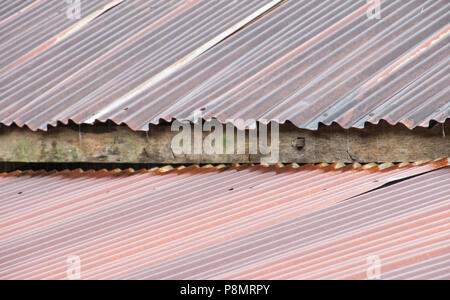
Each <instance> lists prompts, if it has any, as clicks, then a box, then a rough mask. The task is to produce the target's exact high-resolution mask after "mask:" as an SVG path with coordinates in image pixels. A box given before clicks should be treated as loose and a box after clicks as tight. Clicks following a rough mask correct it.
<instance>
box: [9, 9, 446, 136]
mask: <svg viewBox="0 0 450 300" xmlns="http://www.w3.org/2000/svg"><path fill="white" fill-rule="evenodd" d="M41 2H42V3H41ZM52 2H53V1H52ZM91 2H97V1H91ZM91 2H89V3H91ZM107 3H110V2H109V1H108V2H107ZM38 4H39V5H38ZM46 5H47V6H48V5H50V4H49V3H48V1H34V2H30V4H29V6H30V8H29V9H28V10H26V12H24V14H23V16H22V17H21V16H18V17H17V18H15V17H14V18H13V19H14V20H13V21H11V22H9V21H8V19H11V17H10V16H11V15H14V11H16V9H15V8H14V7H10V6H6V7H5V8H4V10H6V11H7V12H6V15H5V16H6V19H3V21H0V30H3V33H2V47H3V48H2V49H4V51H1V52H0V53H1V54H0V57H1V61H2V65H1V70H2V71H1V72H3V73H1V72H0V74H3V76H2V77H1V78H0V123H3V124H5V125H8V126H9V125H11V124H13V123H15V124H17V125H19V126H25V125H26V126H28V127H30V128H31V129H33V130H36V129H42V130H46V129H47V126H48V125H52V126H56V125H57V123H58V121H59V122H62V123H67V122H69V120H73V121H74V122H75V123H79V124H80V123H89V124H92V123H94V122H95V121H97V120H98V121H102V122H103V121H106V120H112V121H114V122H116V123H117V124H121V123H126V124H127V125H128V126H130V127H131V128H132V129H134V130H148V125H149V124H150V123H153V124H158V123H160V122H161V121H162V120H166V121H172V120H173V119H180V120H185V119H188V120H190V119H191V118H192V114H193V113H194V112H195V111H198V110H202V111H203V116H204V117H205V119H210V118H217V119H218V120H220V121H222V122H225V121H226V120H227V119H231V120H233V121H235V120H236V119H238V118H242V119H246V120H248V119H256V120H260V121H268V120H276V121H278V122H280V123H284V122H287V121H290V122H292V123H294V124H295V125H296V126H297V127H300V128H307V129H317V128H318V126H319V124H321V123H323V124H327V125H328V124H331V123H333V122H337V123H338V124H340V125H341V126H342V127H345V128H349V127H358V128H361V127H364V125H365V123H366V122H370V123H378V122H379V121H380V120H386V121H387V122H389V123H391V124H395V123H399V122H400V123H403V124H404V125H406V126H407V127H408V128H413V127H415V126H428V125H429V123H430V121H431V120H435V121H438V122H444V121H445V120H446V119H447V118H448V117H449V114H450V101H449V99H450V97H449V96H450V95H449V86H450V77H449V75H448V64H449V59H450V57H449V53H450V49H449V47H450V46H449V45H450V43H449V39H450V36H449V33H450V3H449V2H448V1H445V0H442V1H436V0H430V1H423V0H410V1H399V0H396V1H381V7H380V19H377V18H369V17H368V15H367V11H368V9H370V8H371V7H372V5H373V3H367V1H366V0H360V1H354V0H351V1H350V0H349V1H337V0H336V1H268V0H267V1H256V0H255V1H254V0H246V1H207V0H200V1H138V0H132V1H125V2H123V3H120V4H118V5H116V6H115V7H114V8H112V9H109V10H106V11H104V12H103V13H102V14H100V15H99V16H97V17H96V18H94V19H92V20H90V21H89V22H88V23H84V25H83V27H82V28H80V29H79V30H78V31H76V32H74V33H73V34H71V35H70V36H66V37H65V38H64V39H63V40H61V41H59V42H58V43H57V44H55V45H52V46H51V47H44V48H45V49H40V51H38V52H36V51H34V52H33V51H32V52H31V54H30V51H31V50H30V49H34V48H35V47H37V46H38V45H41V44H42V43H44V41H46V40H48V39H49V38H50V37H57V36H58V33H60V32H62V30H64V29H65V28H66V26H68V25H70V22H69V23H67V22H68V21H67V20H62V19H61V18H62V16H61V14H50V15H47V14H45V12H46V10H45V9H44V7H46ZM48 9H51V11H53V10H56V11H57V8H54V7H53V6H52V7H49V8H48ZM9 10H11V12H10V11H9ZM38 17H39V18H38ZM54 18H56V19H54ZM5 20H6V21H5ZM27 20H30V21H29V22H31V23H30V24H33V26H31V27H30V28H28V29H27V30H25V32H24V33H21V31H20V29H19V27H20V26H19V27H17V28H18V29H12V28H9V27H8V25H10V24H13V22H16V23H17V24H19V25H20V24H25V23H26V22H28V21H27ZM32 20H34V21H32ZM2 22H3V23H6V24H2ZM66 23H67V24H66ZM47 24H51V26H49V27H48V28H46V29H45V30H42V27H43V26H46V25H47ZM62 25H64V26H62ZM11 26H13V25H11ZM23 26H25V25H23ZM23 26H22V27H23ZM31 37H33V38H34V39H36V41H34V40H30V38H31ZM15 44H17V45H15ZM44 45H45V44H44ZM8 53H11V55H9V54H8ZM25 53H28V54H30V55H31V56H30V57H28V56H29V55H28V54H25ZM23 55H26V57H27V60H26V61H21V64H19V65H14V61H15V59H16V58H18V57H22V56H23ZM11 64H12V66H11ZM5 66H8V67H7V68H5Z"/></svg>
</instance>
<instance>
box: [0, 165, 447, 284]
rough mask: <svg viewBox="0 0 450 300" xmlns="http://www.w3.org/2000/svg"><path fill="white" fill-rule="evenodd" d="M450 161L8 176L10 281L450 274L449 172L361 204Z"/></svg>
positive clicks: (1, 249)
mask: <svg viewBox="0 0 450 300" xmlns="http://www.w3.org/2000/svg"><path fill="white" fill-rule="evenodd" d="M449 164H450V160H449V159H444V160H439V161H434V162H429V163H416V164H400V165H392V164H383V165H375V164H370V165H366V166H359V165H357V164H353V165H348V166H344V165H342V164H334V165H329V166H327V165H325V164H321V165H318V166H312V165H306V166H302V167H298V166H296V165H289V166H280V165H279V166H271V167H265V166H262V165H259V166H238V165H235V166H233V167H226V166H223V165H220V166H217V167H212V166H204V167H199V166H190V167H187V168H181V167H180V168H177V169H172V170H171V168H170V167H165V168H161V169H155V170H152V171H145V170H143V171H139V172H134V171H133V170H125V171H119V170H115V171H105V170H103V171H87V172H83V171H81V170H75V171H62V172H53V173H47V172H44V171H41V172H32V171H28V172H19V171H16V172H13V173H8V174H2V175H1V176H0V189H1V190H2V199H1V201H0V206H1V210H0V222H1V226H0V278H2V279H13V278H61V279H62V278H65V277H66V271H67V257H68V256H73V255H75V256H78V257H79V258H80V260H81V276H82V278H83V279H89V278H102V279H107V278H186V279H187V278H201V279H209V278H240V277H246V278H259V277H267V278H271V279H274V278H277V277H288V278H296V277H308V278H315V277H317V278H318V277H322V276H328V277H330V278H350V277H352V278H353V277H355V278H361V276H362V274H363V273H361V272H362V270H365V268H366V261H365V259H366V256H368V255H378V256H379V257H380V259H381V260H382V272H394V271H395V270H400V269H401V268H405V267H406V266H407V265H411V264H419V263H422V264H424V265H420V268H419V269H417V270H421V269H423V270H427V271H426V274H440V275H439V276H441V275H442V276H445V277H448V276H449V275H450V273H449V272H443V273H442V270H441V269H442V268H440V269H439V268H436V267H435V266H436V265H439V266H441V267H442V266H445V262H446V260H445V257H447V256H445V255H448V253H449V250H450V249H449V247H448V240H449V237H450V231H449V228H448V217H449V212H448V207H449V199H448V194H449V191H450V185H449V184H450V180H449V175H450V173H449V172H450V169H449V168H444V169H442V170H439V171H434V172H430V173H427V174H425V175H421V176H418V177H414V178H413V179H409V180H407V181H404V182H401V183H399V184H395V185H393V186H392V187H388V188H383V189H380V190H376V191H373V192H370V193H367V194H363V195H361V196H358V197H355V196H357V195H360V194H361V193H365V192H368V191H370V190H372V189H374V188H376V187H379V186H381V185H383V184H385V183H387V182H391V181H393V180H396V179H401V178H406V177H409V176H413V175H418V174H422V173H424V172H429V171H432V170H434V169H436V168H441V167H444V166H448V165H449ZM351 197H355V198H352V199H350V200H347V199H349V198H351ZM344 200H347V201H344ZM342 201H344V202H342ZM438 257H443V258H444V261H442V260H438V261H436V259H438ZM433 259H434V260H433ZM427 260H429V262H430V263H429V264H427ZM433 266H434V267H433ZM430 268H431V269H430ZM437 269H439V270H441V273H433V272H435V271H436V270H437ZM417 270H414V271H417ZM408 272H410V270H406V269H405V272H403V273H401V274H395V273H387V274H391V276H394V277H396V276H401V275H405V274H406V275H407V274H408ZM436 272H437V271H436ZM364 274H365V273H364ZM416 275H417V276H420V275H421V273H419V274H415V275H414V276H416ZM433 276H434V275H433ZM433 276H431V277H433Z"/></svg>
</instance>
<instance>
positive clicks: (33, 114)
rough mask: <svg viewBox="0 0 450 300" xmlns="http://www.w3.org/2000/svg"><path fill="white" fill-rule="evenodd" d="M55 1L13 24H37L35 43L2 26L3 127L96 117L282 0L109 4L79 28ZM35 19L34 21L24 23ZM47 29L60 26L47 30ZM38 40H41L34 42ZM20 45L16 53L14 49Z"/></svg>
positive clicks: (0, 114)
mask: <svg viewBox="0 0 450 300" xmlns="http://www.w3.org/2000/svg"><path fill="white" fill-rule="evenodd" d="M40 2H43V1H40ZM53 2H54V1H47V2H44V3H43V4H41V5H38V6H36V7H34V8H33V9H30V10H29V11H28V12H27V14H25V15H24V16H23V17H22V18H17V19H16V20H14V22H17V23H19V24H20V25H21V26H22V25H23V26H22V27H24V26H26V24H25V23H26V22H31V24H33V26H32V27H31V29H30V31H31V32H30V33H29V35H30V37H28V35H26V36H24V37H22V36H21V34H20V33H19V32H20V29H19V28H17V29H15V27H13V26H14V24H12V23H11V24H9V23H8V24H4V25H3V26H2V27H0V28H2V29H1V30H3V31H4V33H5V36H4V37H5V42H3V43H2V45H3V46H4V48H5V51H3V50H2V52H1V53H2V54H1V60H2V66H1V69H0V75H2V77H1V78H0V88H1V90H0V95H1V97H0V98H1V99H2V100H0V122H1V123H3V124H6V125H11V124H12V123H16V124H17V125H19V126H23V125H27V126H29V127H30V128H32V129H36V128H41V129H44V128H46V127H47V125H48V124H50V125H55V124H56V122H57V121H61V122H64V123H66V122H67V121H68V120H69V119H73V120H79V119H80V118H81V119H87V118H90V117H92V115H94V114H95V112H96V111H97V110H101V109H102V108H104V107H106V106H109V105H113V104H114V101H116V99H117V97H120V96H121V95H124V94H127V93H129V92H131V91H133V90H135V89H137V90H139V88H140V86H141V85H143V84H144V85H145V84H148V80H149V79H151V78H153V77H158V76H160V74H161V73H163V74H164V73H166V72H167V69H168V68H169V67H170V66H174V65H175V66H177V65H178V66H182V65H183V64H185V63H186V62H188V61H190V60H192V58H194V57H196V56H198V55H199V54H201V53H203V52H204V51H207V50H208V49H210V48H211V47H213V46H214V45H215V44H216V43H218V42H220V41H221V40H222V39H225V38H226V37H228V36H229V35H231V34H233V33H234V32H235V31H237V30H239V29H240V28H241V27H242V26H244V25H245V24H247V23H248V22H250V21H252V20H253V19H254V18H255V17H257V16H259V15H260V14H262V13H264V12H265V11H267V10H268V9H270V8H271V7H273V6H274V5H276V4H277V3H279V2H280V0H263V1H258V0H248V1H208V0H192V1H184V0H178V1H165V0H164V1H163V0H161V1H138V0H133V1H125V2H123V1H119V0H116V1H111V2H113V4H117V5H116V6H115V7H112V8H111V7H110V9H108V10H106V9H104V10H102V14H99V15H92V14H89V15H88V17H86V19H85V18H82V19H81V20H79V21H77V22H76V23H75V24H74V25H73V24H72V23H73V22H72V23H71V22H70V20H69V21H68V20H67V18H66V15H65V12H64V10H63V12H61V13H51V12H53V11H54V12H60V10H61V7H62V8H64V5H65V4H64V3H65V2H63V1H60V2H58V3H62V4H60V5H55V6H52V4H53ZM97 2H99V1H89V2H88V3H89V5H88V4H83V5H82V6H81V10H82V11H83V12H84V11H85V10H87V12H86V13H89V8H90V6H92V4H91V3H97ZM119 2H120V3H119ZM107 4H110V2H108V3H107ZM47 6H49V7H47ZM59 6H61V7H59ZM109 6H111V5H109ZM49 10H50V11H49ZM30 16H31V17H32V20H30V21H25V20H27V18H28V19H30ZM52 18H57V20H53V19H52ZM23 19H25V20H23ZM47 23H51V24H54V26H53V25H52V26H51V27H49V28H47V27H46V26H47ZM59 23H62V24H59ZM0 24H1V23H0ZM9 25H10V26H9ZM69 25H71V26H72V25H73V26H75V29H76V30H74V29H73V28H72V27H69V32H67V28H66V27H67V26H69ZM11 26H12V28H10V27H11ZM41 31H43V33H42V34H41V33H40V32H41ZM68 33H70V35H68ZM22 35H24V34H22ZM34 35H36V36H37V37H38V39H32V37H33V36H34ZM2 36H3V35H2ZM29 39H31V40H29ZM48 39H49V40H48ZM15 43H17V44H18V45H17V49H16V47H11V45H14V44H15ZM31 43H32V45H31ZM23 45H26V47H22V46H23ZM6 49H7V50H6ZM30 49H31V50H30ZM9 52H11V53H12V54H11V55H9ZM11 56H13V57H11ZM23 56H24V57H23ZM19 57H22V58H20V59H19ZM82 122H83V121H82Z"/></svg>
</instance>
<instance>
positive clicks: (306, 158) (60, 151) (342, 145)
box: [0, 122, 450, 164]
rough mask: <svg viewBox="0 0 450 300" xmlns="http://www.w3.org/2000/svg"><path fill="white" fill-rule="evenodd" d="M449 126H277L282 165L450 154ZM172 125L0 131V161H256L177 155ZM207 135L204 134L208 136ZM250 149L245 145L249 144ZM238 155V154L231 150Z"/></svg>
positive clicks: (241, 156)
mask: <svg viewBox="0 0 450 300" xmlns="http://www.w3.org/2000/svg"><path fill="white" fill-rule="evenodd" d="M445 132H447V133H450V122H447V123H446V124H437V125H436V126H434V127H433V128H416V129H414V130H408V129H407V128H406V127H404V126H403V125H396V126H390V125H388V124H387V123H381V124H379V125H376V126H375V125H370V124H369V125H367V126H366V128H364V129H350V130H345V129H342V128H340V127H339V126H337V125H333V126H328V127H325V126H323V127H321V128H319V130H317V131H309V130H302V129H298V128H296V127H294V126H293V125H291V124H285V125H280V146H279V149H280V155H279V157H280V159H279V161H280V162H283V163H290V162H296V163H319V162H336V161H341V162H354V161H357V162H361V163H367V162H413V161H419V160H429V159H436V158H440V157H448V156H450V139H449V138H448V137H446V136H445ZM177 133H178V132H172V131H171V129H170V126H162V125H160V126H151V127H150V130H149V132H135V131H132V130H130V129H129V128H128V127H126V126H112V127H108V126H106V125H101V126H97V125H96V126H88V125H83V126H80V128H78V127H73V126H59V127H56V128H49V130H48V131H47V132H42V131H40V132H32V131H30V130H28V129H25V128H17V127H4V128H1V129H0V161H3V162H47V163H49V162H64V163H86V162H87V163H149V164H189V163H233V162H240V163H251V162H253V163H259V162H260V158H261V155H259V154H258V155H250V154H230V155H228V154H227V155H207V154H201V155H200V154H196V155H194V154H192V155H184V154H182V155H175V154H174V153H173V151H172V150H171V146H170V145H171V140H172V138H173V137H174V135H176V134H177ZM207 134H208V133H204V136H206V135H207ZM247 147H248V145H247ZM235 153H236V152H235ZM246 153H248V152H246Z"/></svg>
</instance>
